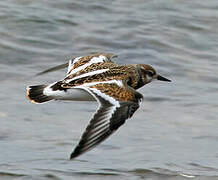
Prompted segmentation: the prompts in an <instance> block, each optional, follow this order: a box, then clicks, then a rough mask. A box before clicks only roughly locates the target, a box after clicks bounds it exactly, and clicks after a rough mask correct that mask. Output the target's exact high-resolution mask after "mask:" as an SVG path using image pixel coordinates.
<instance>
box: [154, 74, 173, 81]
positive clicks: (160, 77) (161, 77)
mask: <svg viewBox="0 0 218 180" xmlns="http://www.w3.org/2000/svg"><path fill="white" fill-rule="evenodd" d="M157 80H159V81H168V82H171V80H169V79H167V78H165V77H163V76H160V75H158V76H157Z"/></svg>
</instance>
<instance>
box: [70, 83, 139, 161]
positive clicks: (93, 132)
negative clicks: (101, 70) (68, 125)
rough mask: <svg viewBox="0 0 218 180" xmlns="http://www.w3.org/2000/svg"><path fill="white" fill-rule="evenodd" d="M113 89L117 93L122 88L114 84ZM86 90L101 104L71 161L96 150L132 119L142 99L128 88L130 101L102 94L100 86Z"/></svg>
mask: <svg viewBox="0 0 218 180" xmlns="http://www.w3.org/2000/svg"><path fill="white" fill-rule="evenodd" d="M99 85H100V84H99ZM113 88H115V89H114V90H115V91H116V90H117V91H119V90H120V87H118V86H117V85H115V86H114V84H113ZM116 88H117V89H116ZM84 89H85V90H86V91H88V92H89V93H90V94H92V95H93V97H94V98H95V99H96V100H97V101H98V102H99V107H98V110H97V111H96V113H95V114H94V115H93V117H92V119H91V121H90V123H89V125H88V126H87V128H86V130H85V132H84V133H83V135H82V137H81V139H80V142H79V144H78V145H77V146H76V148H75V149H74V151H73V152H72V154H71V157H70V158H71V159H73V158H75V157H77V156H79V155H81V154H82V153H84V152H86V151H88V150H90V149H92V148H94V147H95V146H97V145H98V144H100V143H101V142H102V141H104V140H105V139H106V138H108V137H109V136H110V135H111V134H112V133H113V132H115V131H116V130H117V129H118V128H119V127H120V126H121V125H122V124H124V123H125V121H126V119H128V118H130V117H132V115H133V114H134V112H135V111H136V110H137V109H138V108H139V102H140V101H141V99H142V95H141V94H140V93H138V92H136V91H135V90H133V89H128V87H125V89H123V91H125V93H127V94H129V96H128V97H129V99H128V100H126V101H122V100H123V99H122V98H121V99H119V98H117V97H115V96H116V95H115V96H113V95H108V94H107V92H102V90H101V88H99V87H98V86H97V87H95V88H93V87H91V88H84ZM130 94H131V95H130Z"/></svg>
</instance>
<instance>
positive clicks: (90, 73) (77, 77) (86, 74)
mask: <svg viewBox="0 0 218 180" xmlns="http://www.w3.org/2000/svg"><path fill="white" fill-rule="evenodd" d="M108 70H109V69H101V70H97V71H91V72H88V73H84V74H82V75H80V76H76V77H74V78H72V79H69V80H67V81H66V83H69V82H71V81H74V80H76V79H80V78H83V77H87V76H92V75H95V74H101V73H104V72H106V71H108Z"/></svg>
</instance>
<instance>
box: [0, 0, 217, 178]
mask: <svg viewBox="0 0 218 180" xmlns="http://www.w3.org/2000/svg"><path fill="white" fill-rule="evenodd" d="M91 52H112V53H115V54H117V55H118V56H119V57H118V59H116V60H115V61H116V62H117V63H119V64H131V63H132V64H134V63H146V64H150V65H152V66H153V67H155V69H156V70H157V71H158V72H159V73H160V74H161V75H163V76H165V77H167V78H169V79H171V80H172V81H173V82H172V83H164V82H157V81H156V82H153V83H151V84H149V85H146V86H144V87H143V88H141V89H140V90H139V91H140V92H141V93H142V94H143V95H144V102H143V103H142V105H141V108H140V109H139V110H138V111H137V112H136V113H135V114H134V116H133V117H132V118H131V119H130V120H128V121H127V123H126V124H125V125H124V126H122V127H121V128H120V129H119V131H118V132H116V133H115V134H114V135H113V136H111V137H110V138H109V139H107V140H106V141H105V142H103V143H102V144H101V145H100V146H98V147H96V148H95V149H93V150H92V151H89V152H88V153H86V154H84V155H82V156H80V157H79V158H77V159H75V160H73V161H70V160H69V156H70V153H71V151H72V149H73V148H74V147H75V145H76V144H77V143H78V140H79V138H80V136H81V133H82V131H83V129H84V128H85V127H86V125H87V123H88V121H89V119H90V118H91V115H92V113H94V111H95V108H96V106H97V103H93V102H88V103H87V102H75V103H74V102H51V103H46V104H43V105H35V104H31V103H30V102H29V101H27V99H26V97H25V87H26V86H27V85H32V84H41V83H49V82H53V81H56V80H59V79H62V78H63V77H64V76H65V73H66V69H63V70H59V71H56V72H54V73H48V74H45V75H43V76H39V77H36V76H34V75H35V74H36V73H39V72H41V71H43V70H45V69H47V68H50V67H53V66H56V65H59V64H62V63H65V62H67V60H68V59H70V58H71V57H75V56H78V55H88V54H90V53H91ZM0 84H1V88H0V179H3V180H9V179H10V180H11V179H16V180H68V179H70V180H72V179H77V180H84V179H95V180H96V179H110V180H111V179H112V180H117V179H119V180H120V179H123V180H136V179H149V180H183V179H200V180H203V179H208V180H215V179H218V1H217V0H210V1H200V0H192V1H185V0H173V1H172V0H147V1H145V0H113V1H97V0H93V1H92V0H89V1H75V0H73V1H71V0H62V1H59V0H48V1H44V0H38V1H29V0H28V1H27V0H3V1H0Z"/></svg>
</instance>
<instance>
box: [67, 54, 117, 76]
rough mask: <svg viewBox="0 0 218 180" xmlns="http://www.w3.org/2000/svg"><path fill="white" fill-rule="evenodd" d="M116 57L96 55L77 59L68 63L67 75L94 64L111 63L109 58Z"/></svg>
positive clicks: (113, 55)
mask: <svg viewBox="0 0 218 180" xmlns="http://www.w3.org/2000/svg"><path fill="white" fill-rule="evenodd" d="M114 57H117V56H116V55H115V54H110V53H96V54H93V55H90V56H83V57H77V58H75V59H72V60H70V61H69V64H68V70H67V75H72V74H75V73H77V72H79V71H81V70H83V69H85V68H86V67H88V66H90V65H92V64H94V63H104V62H107V61H109V62H112V61H111V58H114Z"/></svg>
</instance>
